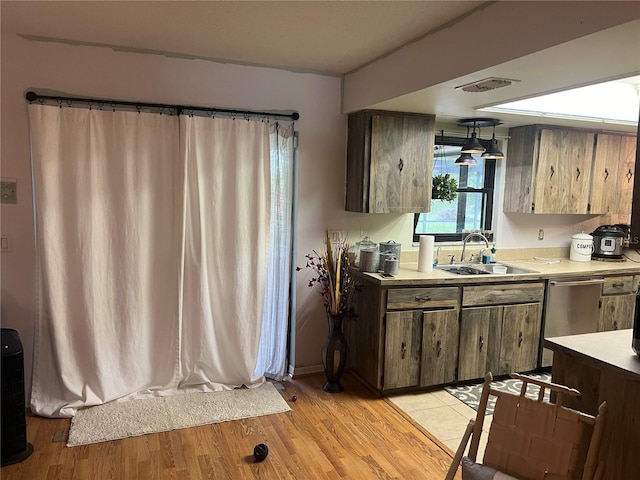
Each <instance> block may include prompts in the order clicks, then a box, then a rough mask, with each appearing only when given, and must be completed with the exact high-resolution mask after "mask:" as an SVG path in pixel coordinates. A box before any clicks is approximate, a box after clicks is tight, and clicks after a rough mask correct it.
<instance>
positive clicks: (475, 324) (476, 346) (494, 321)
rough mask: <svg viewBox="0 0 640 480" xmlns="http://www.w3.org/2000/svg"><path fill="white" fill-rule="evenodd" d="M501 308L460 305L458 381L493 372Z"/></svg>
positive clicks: (497, 350)
mask: <svg viewBox="0 0 640 480" xmlns="http://www.w3.org/2000/svg"><path fill="white" fill-rule="evenodd" d="M502 309H503V307H476V308H463V309H462V312H461V314H460V353H459V360H458V380H470V379H473V378H482V377H484V376H485V374H486V373H487V372H492V373H494V374H496V370H498V366H499V360H500V356H499V355H500V332H501V329H502Z"/></svg>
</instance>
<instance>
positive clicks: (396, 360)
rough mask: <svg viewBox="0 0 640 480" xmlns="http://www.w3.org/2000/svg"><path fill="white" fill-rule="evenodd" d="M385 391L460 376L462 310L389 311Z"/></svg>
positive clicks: (450, 379)
mask: <svg viewBox="0 0 640 480" xmlns="http://www.w3.org/2000/svg"><path fill="white" fill-rule="evenodd" d="M385 331H386V335H385V350H384V352H385V357H384V382H383V386H384V390H393V389H396V388H403V387H415V386H421V387H426V386H431V385H439V384H442V383H449V382H453V381H455V379H456V374H455V372H456V364H457V359H458V310H454V309H448V310H434V311H422V310H408V311H400V312H387V319H386V329H385Z"/></svg>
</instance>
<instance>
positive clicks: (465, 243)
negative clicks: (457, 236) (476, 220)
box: [460, 232, 489, 262]
mask: <svg viewBox="0 0 640 480" xmlns="http://www.w3.org/2000/svg"><path fill="white" fill-rule="evenodd" d="M471 237H480V238H481V239H482V240H484V243H485V244H486V245H487V248H489V240H487V237H485V236H484V235H483V234H481V233H479V232H473V233H470V234H469V235H467V236H466V237H464V240H463V241H462V254H461V255H460V261H461V262H464V251H465V250H466V248H467V241H468V240H469V239H470V238H471Z"/></svg>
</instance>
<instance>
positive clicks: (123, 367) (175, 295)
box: [29, 104, 269, 417]
mask: <svg viewBox="0 0 640 480" xmlns="http://www.w3.org/2000/svg"><path fill="white" fill-rule="evenodd" d="M29 115H30V126H31V147H32V162H33V178H34V192H35V210H36V237H37V238H36V242H37V245H36V246H37V255H38V259H37V260H38V261H37V282H38V290H37V299H36V302H37V305H36V334H35V345H34V372H33V385H32V397H31V408H32V410H33V411H34V412H35V413H37V414H40V415H45V416H52V417H57V416H72V415H73V414H74V413H75V410H76V409H77V408H79V407H84V406H91V405H97V404H102V403H105V402H109V401H113V400H122V399H128V398H140V397H145V396H150V395H171V394H176V393H181V392H186V391H211V390H218V389H224V388H233V387H236V386H239V385H243V384H245V385H251V384H253V383H256V379H254V378H253V376H252V373H253V371H254V368H255V365H256V358H257V354H258V342H259V338H260V328H261V319H262V308H263V307H262V306H263V303H264V283H265V277H266V275H265V268H266V248H267V245H266V244H265V241H264V239H265V238H268V232H269V229H268V225H269V146H268V142H269V137H268V135H269V132H268V126H267V124H266V123H262V122H260V121H258V122H253V121H252V122H247V121H246V120H235V121H234V120H227V119H210V118H198V117H193V118H189V117H181V118H178V117H175V116H168V115H158V114H151V113H144V112H143V113H138V112H123V111H116V112H112V111H111V110H109V111H101V110H97V109H95V108H94V109H82V108H66V107H65V108H58V107H57V106H46V105H37V104H36V105H30V106H29ZM262 380H263V379H262V378H259V379H257V383H259V382H261V381H262Z"/></svg>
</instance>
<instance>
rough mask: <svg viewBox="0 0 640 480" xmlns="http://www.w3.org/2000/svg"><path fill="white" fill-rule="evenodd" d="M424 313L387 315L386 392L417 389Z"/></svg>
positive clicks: (385, 348) (391, 313) (385, 346)
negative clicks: (413, 387) (404, 388)
mask: <svg viewBox="0 0 640 480" xmlns="http://www.w3.org/2000/svg"><path fill="white" fill-rule="evenodd" d="M421 333H422V312H420V311H413V310H409V311H401V312H389V313H387V327H386V337H385V342H384V382H383V383H384V388H385V390H389V389H395V388H402V387H412V386H417V385H418V382H419V380H420V347H421Z"/></svg>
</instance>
